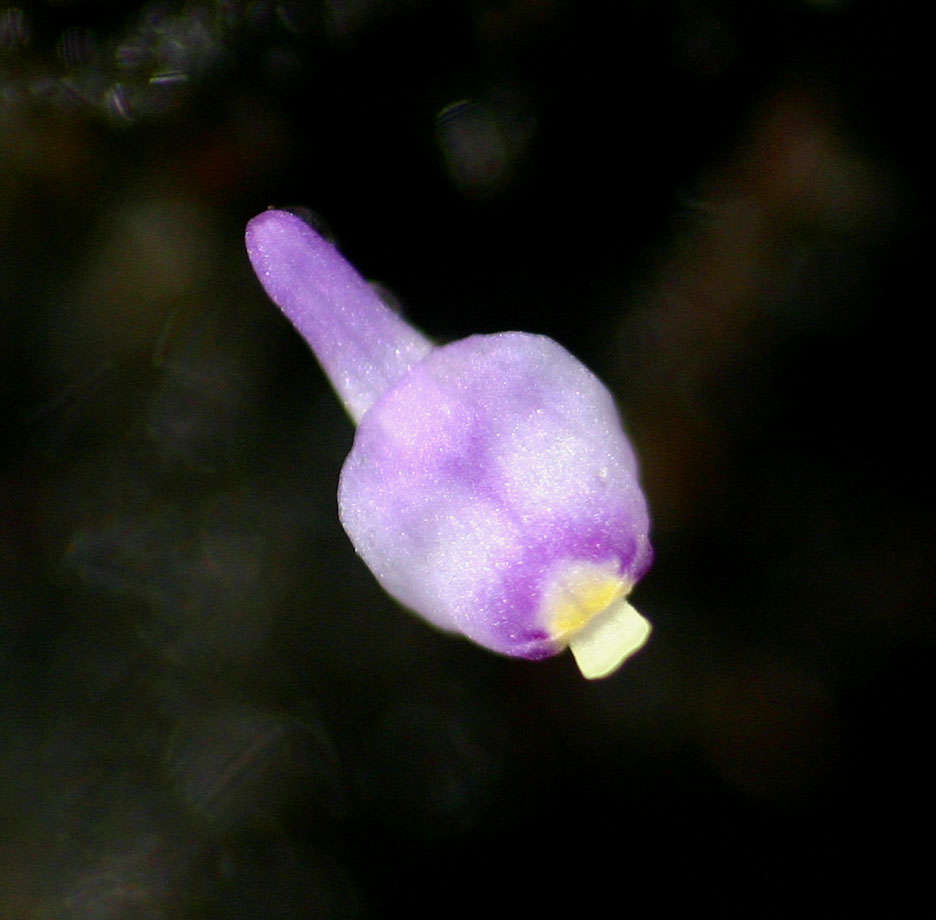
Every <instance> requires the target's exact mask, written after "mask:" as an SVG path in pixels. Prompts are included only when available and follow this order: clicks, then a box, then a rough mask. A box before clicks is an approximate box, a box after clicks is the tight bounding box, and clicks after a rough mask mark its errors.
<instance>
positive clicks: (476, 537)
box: [247, 211, 652, 677]
mask: <svg viewBox="0 0 936 920" xmlns="http://www.w3.org/2000/svg"><path fill="white" fill-rule="evenodd" d="M247 251H248V253H249V255H250V259H251V262H252V264H253V267H254V271H255V272H256V273H257V277H258V278H259V279H260V282H261V283H262V284H263V286H264V288H265V289H266V292H267V293H268V294H269V296H270V297H271V298H272V299H273V301H274V302H275V303H276V304H277V305H278V306H279V307H280V309H281V310H282V311H283V312H284V313H285V314H286V316H287V317H288V318H289V320H290V321H291V322H292V323H293V325H294V326H295V327H296V329H297V330H298V331H299V333H300V334H301V335H302V336H303V337H304V338H305V339H306V341H307V342H308V343H309V345H310V346H311V347H312V349H313V351H314V352H315V354H316V356H317V357H318V359H319V362H320V363H321V365H322V367H323V368H324V370H325V372H326V374H328V377H329V379H330V380H331V382H332V385H333V386H334V388H335V390H336V391H337V392H338V396H339V397H340V399H341V400H342V402H343V403H344V405H345V407H346V408H347V410H348V412H349V413H350V415H351V417H352V418H353V419H354V421H355V422H356V423H357V425H358V428H357V434H356V436H355V440H354V446H353V448H352V450H351V453H350V454H349V455H348V458H347V460H346V461H345V464H344V468H343V469H342V471H341V480H340V483H339V487H338V507H339V514H340V516H341V522H342V524H343V525H344V528H345V530H346V531H347V533H348V536H349V537H350V538H351V542H352V543H353V544H354V548H355V549H356V550H357V552H358V554H359V555H360V556H361V557H362V558H363V559H364V561H365V562H366V563H367V565H368V567H369V568H370V570H371V571H372V572H373V573H374V576H375V577H376V578H377V580H378V581H379V582H380V584H381V585H383V587H384V588H385V589H386V590H387V591H388V592H389V593H390V594H391V595H393V597H395V598H396V599H397V600H398V601H400V602H401V603H402V604H404V605H406V606H407V607H410V608H411V609H412V610H414V611H416V612H417V613H418V614H420V615H421V616H422V617H423V618H424V619H426V620H428V621H429V622H431V623H433V624H435V625H436V626H438V627H440V628H442V629H446V630H450V631H453V632H458V633H461V634H463V635H465V636H467V637H468V638H470V639H472V640H474V641H475V642H477V643H478V644H479V645H483V646H485V647H486V648H489V649H491V650H493V651H495V652H500V653H502V654H505V655H513V656H516V657H520V658H530V659H537V658H545V657H548V656H550V655H554V654H556V653H558V652H560V651H562V650H563V649H564V648H565V647H566V646H569V647H571V649H572V652H573V654H574V656H575V659H576V661H577V663H578V665H579V667H580V669H581V671H582V673H583V674H584V675H585V676H586V677H602V676H604V675H606V674H610V673H611V672H612V671H613V670H614V669H615V668H616V667H617V666H618V665H619V664H621V663H622V662H623V661H624V660H625V659H626V658H627V657H628V656H629V655H631V654H632V653H633V652H635V651H636V650H637V649H639V648H640V647H641V646H642V645H643V643H644V642H645V641H646V639H647V636H648V634H649V632H650V625H649V624H648V623H647V621H646V620H645V619H644V618H643V617H642V616H640V614H639V613H637V611H636V610H634V608H633V607H631V606H630V604H629V603H628V602H627V596H628V594H629V592H630V590H631V588H632V587H633V586H634V584H635V583H636V582H637V580H638V579H639V578H640V577H641V576H642V575H643V574H644V572H646V570H647V569H648V568H649V566H650V562H651V558H652V551H651V549H650V542H649V539H648V531H649V518H648V514H647V505H646V501H645V500H644V496H643V493H642V492H641V490H640V486H639V483H638V477H637V462H636V460H635V457H634V452H633V449H632V448H631V446H630V443H629V442H628V440H627V437H626V435H625V434H624V431H623V429H622V427H621V422H620V419H619V417H618V413H617V410H616V408H615V405H614V400H613V398H612V397H611V394H610V393H609V392H608V390H607V389H606V388H605V387H604V385H603V384H602V383H601V382H600V381H599V380H598V379H597V378H596V377H595V376H594V375H593V374H592V373H591V372H590V371H589V370H588V369H587V368H586V367H585V366H584V365H582V364H581V363H580V362H579V361H577V360H576V359H575V358H574V357H572V355H570V354H569V353H568V352H567V351H566V350H565V349H564V348H562V347H561V346H560V345H558V344H556V343H555V342H554V341H552V339H548V338H546V337H544V336H541V335H530V334H528V333H524V332H503V333H499V334H497V335H474V336H469V337H468V338H466V339H461V340H460V341H457V342H453V343H452V344H450V345H443V346H438V347H435V346H434V345H433V344H432V343H431V342H430V341H429V340H427V339H426V338H425V337H424V336H422V335H421V334H420V333H419V332H417V331H416V330H415V329H413V328H412V327H410V326H409V325H407V324H406V323H405V322H404V321H403V320H402V319H401V318H400V317H399V316H397V315H396V314H395V313H394V312H393V311H392V310H390V309H388V307H387V306H385V305H384V303H383V302H382V301H381V299H380V297H379V296H378V294H377V293H376V292H375V291H374V290H373V289H372V288H371V287H370V285H368V284H367V282H365V281H364V280H363V278H361V276H360V275H358V273H357V272H356V271H355V270H354V268H352V266H351V265H350V264H349V263H348V262H346V261H345V259H344V258H343V257H342V256H341V254H340V253H339V252H338V251H337V249H335V247H334V246H333V245H332V244H331V243H329V242H327V241H326V240H324V239H323V238H322V237H321V236H319V235H318V234H317V233H316V232H315V231H314V230H312V229H311V227H309V226H308V225H307V224H306V223H305V222H303V221H302V220H301V219H299V218H298V217H296V216H294V215H293V214H290V213H287V212H285V211H267V212H265V213H263V214H260V215H259V216H258V217H255V218H254V219H253V220H252V221H251V222H250V224H249V225H248V227H247Z"/></svg>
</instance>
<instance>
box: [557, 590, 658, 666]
mask: <svg viewBox="0 0 936 920" xmlns="http://www.w3.org/2000/svg"><path fill="white" fill-rule="evenodd" d="M650 629H651V626H650V623H649V622H648V621H647V620H645V619H644V618H643V617H642V616H641V615H640V614H639V613H638V612H637V611H636V610H635V609H634V608H633V607H631V605H630V604H629V603H628V602H627V599H626V598H623V597H622V598H621V599H620V600H618V601H615V602H614V603H613V604H611V606H610V607H608V608H607V610H602V612H601V613H599V614H598V615H597V616H595V617H593V618H592V619H591V620H590V621H589V623H588V624H587V625H586V626H583V627H582V628H581V629H580V630H579V631H578V632H577V633H575V634H574V635H573V636H572V637H571V638H570V639H569V648H570V649H572V655H573V656H574V657H575V663H576V664H577V665H578V667H579V670H580V671H581V672H582V677H585V678H587V679H588V680H595V679H597V678H599V677H607V676H608V675H609V674H612V673H613V672H614V671H616V670H617V669H618V668H619V667H620V666H621V665H622V664H624V662H625V661H626V660H627V659H628V658H630V656H631V655H633V654H634V652H636V651H638V650H639V649H641V648H642V647H643V645H644V643H645V642H646V641H647V639H648V638H649V636H650Z"/></svg>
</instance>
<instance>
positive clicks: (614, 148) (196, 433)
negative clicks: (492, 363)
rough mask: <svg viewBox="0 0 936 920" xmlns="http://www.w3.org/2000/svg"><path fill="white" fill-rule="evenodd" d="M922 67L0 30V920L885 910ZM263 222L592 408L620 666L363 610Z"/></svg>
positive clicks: (919, 311)
mask: <svg viewBox="0 0 936 920" xmlns="http://www.w3.org/2000/svg"><path fill="white" fill-rule="evenodd" d="M920 15H923V14H920ZM930 36H931V29H930V28H929V27H924V26H923V24H922V23H921V22H920V21H919V20H918V13H917V5H913V4H899V3H898V4H893V3H891V4H886V5H885V4H876V3H871V2H859V0H839V2H836V0H813V2H806V0H799V2H794V0H776V2H761V3H729V2H718V0H681V2H675V0H664V2H650V0H631V2H606V3H601V2H578V3H576V2H571V0H567V2H561V0H503V2H495V0H474V2H462V0H450V2H438V0H436V2H433V0H384V2H380V0H307V2H298V0H293V2H288V0H287V2H282V3H274V2H264V0H258V2H252V3H247V2H221V0H214V2H211V0H200V2H199V0H193V2H189V3H172V2H155V0H154V2H150V3H135V4H125V3H106V2H97V3H95V2H80V0H74V2H66V0H60V2H56V3H51V2H50V3H33V4H21V5H19V6H5V5H2V4H0V348H2V354H0V401H2V405H3V406H4V410H5V411H4V413H3V416H2V417H3V421H2V423H0V424H2V425H3V429H2V431H3V441H2V447H3V452H2V466H0V916H2V917H3V918H11V920H19V918H42V920H45V918H56V920H58V918H68V920H71V918H75V920H78V918H88V920H91V918H94V920H98V918H105V920H110V918H124V917H126V918H254V917H257V918H259V917H264V918H268V917H269V918H293V917H316V918H318V917H323V918H328V917H340V918H357V917H382V916H388V915H390V914H392V913H393V912H396V911H406V913H407V914H409V915H413V916H433V917H435V916H456V917H457V916H488V915H496V914H499V913H503V915H505V916H509V915H523V916H526V915H530V916H534V915H538V914H541V913H548V914H550V915H556V916H561V915H568V916H577V917H578V916H588V915H589V914H595V913H597V912H598V911H603V912H604V911H608V910H610V911H613V912H615V913H618V912H619V913H620V915H621V916H630V915H634V916H637V915H639V914H644V913H646V912H647V911H650V912H651V913H652V914H653V915H656V916H661V915H662V916H670V915H673V916H675V915H676V912H677V911H678V912H680V914H684V913H685V912H687V911H691V912H692V913H693V914H695V913H696V912H698V913H700V914H710V915H712V916H717V917H729V916H744V917H788V916H790V915H792V914H794V912H795V913H796V914H802V915H811V914H814V913H815V914H818V913H819V912H820V911H822V912H824V913H831V914H832V915H833V916H836V915H837V916H844V915H846V914H850V915H853V916H854V915H857V916H862V915H871V914H872V913H875V914H876V915H884V916H888V915H890V916H894V915H902V914H903V913H905V912H906V911H905V909H904V908H903V907H901V905H902V904H905V903H907V902H908V901H909V900H910V896H911V894H913V893H914V891H915V889H916V888H917V885H918V883H920V882H922V881H923V873H924V872H930V871H931V867H930V865H929V862H930V861H929V860H928V859H927V858H926V857H927V851H928V848H929V849H931V842H930V841H929V840H928V837H929V836H930V835H931V824H930V815H929V813H928V806H929V801H928V792H929V786H930V783H931V778H932V773H933V767H934V763H933V760H934V758H933V755H932V753H926V749H927V747H929V735H930V734H931V726H932V708H931V704H930V698H931V693H930V683H931V680H930V674H931V671H932V667H933V666H932V653H933V650H934V644H936V643H934V626H933V620H932V618H931V615H930V611H931V607H932V605H931V592H932V577H931V573H932V569H933V566H934V562H936V557H934V551H933V550H934V541H933V533H932V527H931V508H932V502H933V492H934V488H933V474H932V461H931V455H930V448H929V447H927V446H926V443H927V437H928V435H929V433H930V432H929V429H930V428H931V427H932V408H931V405H930V399H929V393H930V391H931V387H932V384H931V368H932V365H933V359H932V345H931V341H932V340H931V338H930V337H929V336H928V335H927V334H926V327H927V323H926V320H927V318H928V317H927V314H928V313H929V312H930V306H931V283H930V279H931V272H930V268H931V267H932V237H931V235H930V232H929V228H928V218H929V214H930V211H929V208H928V207H926V206H925V205H924V200H925V199H924V195H923V188H924V185H925V181H924V180H925V179H926V177H927V175H928V174H929V173H930V172H931V170H932V166H931V162H932V148H931V145H930V142H929V141H928V140H926V136H927V131H928V129H929V127H930V122H931V121H932V92H931V82H932V76H931V66H930V62H931V58H932V50H931V38H930ZM269 205H280V206H291V205H298V206H304V207H307V208H308V209H310V211H311V212H312V213H313V214H314V215H315V219H316V220H319V221H321V222H322V224H323V225H324V226H327V227H328V228H329V230H330V232H331V233H332V234H333V235H334V237H335V238H336V239H337V241H338V242H339V244H340V246H341V248H342V250H343V251H344V252H345V254H346V255H347V256H348V257H349V258H350V259H351V260H352V261H353V262H354V263H355V264H356V265H357V266H358V267H359V268H360V270H361V271H362V272H363V273H364V274H365V275H367V276H368V277H371V278H374V279H377V280H379V281H380V282H381V283H382V284H383V285H385V286H386V288H387V289H388V290H389V291H391V292H393V295H394V296H395V297H396V298H397V299H398V300H399V302H400V304H401V309H403V310H404V311H405V312H406V314H407V315H408V317H409V318H410V319H411V320H412V321H413V322H414V323H415V324H416V325H418V326H419V327H420V328H422V329H424V330H425V331H426V332H427V333H429V334H430V335H433V336H436V337H438V339H439V340H448V339H454V338H458V337H461V336H464V335H467V334H470V333H473V332H479V331H498V330H503V329H523V330H527V331H532V332H543V333H546V334H549V335H552V336H553V337H555V338H557V339H559V340H560V341H561V342H562V343H563V344H565V345H566V346H567V347H568V348H570V349H571V350H572V351H573V352H574V353H575V354H577V355H578V356H579V357H581V358H582V360H584V361H585V363H586V364H588V365H589V366H591V367H592V368H593V369H594V370H595V371H596V372H597V373H598V374H599V376H601V377H602V378H603V379H605V380H606V381H607V382H608V384H609V385H610V386H611V387H612V389H613V390H614V392H615V395H616V396H617V398H618V399H619V402H620V405H621V407H622V411H623V413H624V415H625V418H626V420H627V424H628V427H629V430H630V432H631V435H632V437H633V440H634V442H635V445H636V447H637V449H638V452H639V453H640V455H641V458H642V462H643V470H644V485H645V488H646V491H647V494H648V497H649V501H650V505H651V509H652V511H653V515H654V543H655V547H656V550H657V561H656V564H655V566H654V568H653V570H652V571H651V572H650V574H649V575H648V577H647V578H646V579H645V580H644V582H643V583H642V584H641V585H640V586H639V587H638V589H637V591H636V592H635V595H634V602H635V604H636V605H637V606H638V607H639V608H640V609H641V610H642V611H643V612H644V613H645V614H646V615H647V616H648V617H649V618H650V619H651V620H652V622H653V623H654V625H655V632H654V634H653V637H652V640H651V643H650V644H649V646H648V647H647V648H646V650H645V651H643V652H642V653H641V654H640V655H639V656H638V657H637V658H635V659H634V660H633V661H632V662H630V663H629V664H628V665H627V666H625V668H624V669H623V670H622V671H620V672H619V673H618V674H617V675H615V676H614V677H612V678H609V679H607V680H605V681H602V682H597V683H587V682H585V681H583V680H582V679H581V678H580V677H579V676H578V673H577V671H576V669H575V666H574V663H573V662H572V660H571V658H570V657H569V656H568V655H563V656H560V657H559V658H556V659H552V660H550V661H547V662H542V663H538V664H532V663H527V662H519V661H511V660H506V659H500V658H497V657H495V656H493V655H490V654H488V653H486V652H485V651H483V650H481V649H479V648H475V647H474V646H471V645H469V644H468V643H467V642H464V641H461V640H458V639H455V638H450V637H446V636H443V635H441V634H438V633H436V632H434V631H433V630H432V629H431V628H430V627H428V626H426V625H425V624H423V623H422V622H421V621H420V620H418V619H417V618H415V617H412V616H410V615H409V614H407V613H406V612H404V611H402V610H400V609H399V608H398V607H397V606H396V605H395V604H394V603H393V602H392V601H391V600H390V599H389V598H387V597H386V596H385V595H384V594H383V593H382V592H381V591H380V590H379V589H378V588H377V587H376V585H375V583H374V581H373V579H372V578H371V576H370V575H369V573H368V572H367V570H366V569H365V568H364V567H363V565H362V564H361V563H360V562H359V561H358V560H357V559H356V557H355V556H354V554H353V551H352V550H351V547H350V545H349V543H348V541H347V539H346V538H345V536H344V534H343V533H342V531H341V529H340V526H339V525H338V523H337V520H336V513H335V486H336V482H337V475H338V470H339V468H340V464H341V462H342V459H343V457H344V455H345V454H346V452H347V450H348V448H349V446H350V443H351V438H352V434H353V432H352V429H351V426H350V424H349V423H348V421H347V419H346V418H345V417H344V415H343V413H342V411H341V409H340V408H339V406H338V404H337V401H336V400H335V399H334V397H333V396H332V394H331V393H330V391H329V389H328V387H327V384H326V383H325V381H324V379H323V377H322V375H321V373H320V371H319V369H318V367H317V366H316V364H315V361H314V359H313V357H312V356H311V354H310V353H309V352H308V351H307V349H306V348H305V346H304V345H303V343H302V342H301V340H300V339H299V338H298V336H296V335H295V334H294V333H293V331H292V330H291V329H290V328H289V326H288V324H287V323H286V322H285V321H284V320H283V319H282V318H281V317H280V316H279V314H278V312H277V311H276V310H275V308H274V307H273V306H272V305H271V304H270V303H269V302H268V301H267V300H266V299H265V297H264V296H263V294H262V292H261V290H260V288H259V285H258V284H257V283H256V281H255V280H254V278H253V276H252V274H251V272H250V268H249V266H248V264H247V260H246V257H245V255H244V252H243V240H242V234H243V226H244V224H245V223H246V221H247V220H248V219H249V218H250V217H251V216H253V215H254V214H255V213H257V212H258V211H260V210H263V209H264V208H266V207H268V206H269ZM921 835H922V836H921ZM612 915H613V914H612Z"/></svg>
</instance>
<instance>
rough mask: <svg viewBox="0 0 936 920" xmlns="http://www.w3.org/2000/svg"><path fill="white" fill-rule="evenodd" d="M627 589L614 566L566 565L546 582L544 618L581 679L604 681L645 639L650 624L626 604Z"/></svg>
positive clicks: (628, 584) (586, 563)
mask: <svg viewBox="0 0 936 920" xmlns="http://www.w3.org/2000/svg"><path fill="white" fill-rule="evenodd" d="M631 587H632V585H631V584H630V583H628V582H626V581H624V580H623V579H622V578H621V577H620V575H618V573H617V564H616V563H615V562H609V563H594V562H576V563H571V564H566V565H563V566H562V567H561V568H560V569H559V570H558V571H557V572H556V573H555V575H554V576H553V577H552V579H551V580H550V586H549V588H548V589H547V591H546V592H545V596H544V602H543V608H544V620H545V622H546V624H547V626H548V628H549V630H550V632H551V634H552V635H553V637H554V638H555V639H556V640H557V641H558V642H560V643H564V644H566V645H568V646H569V648H570V649H571V650H572V655H573V657H574V658H575V663H576V664H577V665H578V667H579V670H580V671H581V672H582V676H583V677H586V678H588V679H596V678H599V677H607V675H609V674H611V673H612V672H613V671H615V670H616V669H617V668H619V667H620V666H621V665H622V664H623V663H624V662H625V661H626V660H627V659H628V658H629V657H630V656H631V655H633V654H634V653H635V652H636V651H638V650H639V649H640V648H641V647H642V646H643V645H644V643H646V641H647V639H648V638H649V636H650V629H651V627H650V623H649V622H647V620H646V619H644V617H642V616H641V615H640V614H639V613H638V612H637V611H636V610H635V609H634V608H633V607H632V606H631V605H630V604H629V603H628V602H627V595H628V594H629V593H630V590H631Z"/></svg>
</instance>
